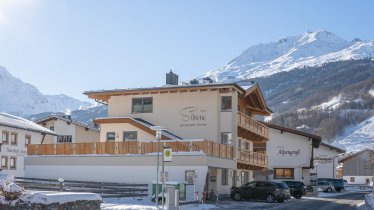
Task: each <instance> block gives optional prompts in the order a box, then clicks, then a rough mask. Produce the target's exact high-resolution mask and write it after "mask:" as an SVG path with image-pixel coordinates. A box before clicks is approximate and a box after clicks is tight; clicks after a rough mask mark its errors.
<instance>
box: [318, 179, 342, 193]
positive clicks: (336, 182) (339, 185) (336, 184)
mask: <svg viewBox="0 0 374 210" xmlns="http://www.w3.org/2000/svg"><path fill="white" fill-rule="evenodd" d="M317 181H318V182H317V184H318V185H319V183H320V182H322V181H324V182H331V183H332V184H333V185H334V189H335V190H336V192H340V191H341V190H344V189H345V188H344V180H343V179H331V178H318V179H317Z"/></svg>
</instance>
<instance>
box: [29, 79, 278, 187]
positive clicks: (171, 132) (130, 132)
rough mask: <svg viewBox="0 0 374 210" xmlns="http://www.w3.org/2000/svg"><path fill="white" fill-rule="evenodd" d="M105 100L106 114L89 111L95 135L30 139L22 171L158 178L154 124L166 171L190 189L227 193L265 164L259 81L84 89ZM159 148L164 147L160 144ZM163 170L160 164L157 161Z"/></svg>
mask: <svg viewBox="0 0 374 210" xmlns="http://www.w3.org/2000/svg"><path fill="white" fill-rule="evenodd" d="M169 84H170V83H169ZM85 94H86V95H87V96H88V97H89V98H92V99H95V100H97V101H100V102H102V103H106V104H107V105H108V117H106V118H98V119H95V120H94V122H95V123H96V124H98V125H100V127H101V128H100V142H97V143H79V144H72V143H68V144H51V145H29V150H28V154H29V155H30V156H29V157H27V160H26V161H27V165H26V175H27V177H40V178H54V179H56V178H59V177H63V178H65V179H73V180H74V179H75V180H82V179H85V180H94V181H111V182H113V181H114V182H131V183H151V182H152V181H156V175H157V173H156V165H157V158H156V153H157V151H158V148H157V145H158V144H157V141H155V140H156V137H155V136H156V132H155V131H154V130H152V128H153V127H152V126H164V127H165V128H166V129H167V130H164V131H162V135H161V143H160V145H161V146H165V147H170V148H171V149H172V151H173V152H172V161H171V162H166V163H165V179H166V180H169V181H183V182H187V183H189V184H192V183H194V182H195V183H196V187H197V188H196V189H197V191H199V193H201V192H202V191H203V190H204V191H211V190H213V191H215V192H216V191H218V192H219V193H220V194H229V193H230V188H231V187H232V186H238V185H241V184H244V183H246V182H249V181H252V180H253V172H254V171H256V170H267V168H268V160H267V159H268V157H267V154H266V153H265V151H262V152H254V150H253V149H254V147H253V144H254V143H266V142H267V141H268V138H269V129H268V127H267V126H266V125H264V124H263V123H260V122H258V121H256V120H255V119H254V117H255V116H256V115H260V116H267V115H270V113H271V110H270V109H269V108H268V107H267V105H266V103H265V100H264V97H263V95H262V93H261V91H260V88H259V86H258V85H257V84H254V83H252V82H247V83H208V84H186V85H177V83H175V82H172V84H171V85H166V86H162V87H154V88H135V89H115V90H102V91H88V92H85ZM159 149H160V151H161V150H162V148H159ZM160 170H161V169H160Z"/></svg>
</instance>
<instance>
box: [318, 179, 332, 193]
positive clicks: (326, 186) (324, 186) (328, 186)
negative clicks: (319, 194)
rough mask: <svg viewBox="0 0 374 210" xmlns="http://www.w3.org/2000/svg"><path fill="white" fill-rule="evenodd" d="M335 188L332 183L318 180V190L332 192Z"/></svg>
mask: <svg viewBox="0 0 374 210" xmlns="http://www.w3.org/2000/svg"><path fill="white" fill-rule="evenodd" d="M333 190H335V188H334V185H333V183H331V182H327V181H319V182H318V191H323V192H332V191H333Z"/></svg>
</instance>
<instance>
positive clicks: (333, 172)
mask: <svg viewBox="0 0 374 210" xmlns="http://www.w3.org/2000/svg"><path fill="white" fill-rule="evenodd" d="M336 157H337V156H334V157H332V178H333V179H335V175H334V174H335V170H336V169H335V158H336Z"/></svg>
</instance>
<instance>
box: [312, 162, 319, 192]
mask: <svg viewBox="0 0 374 210" xmlns="http://www.w3.org/2000/svg"><path fill="white" fill-rule="evenodd" d="M313 163H314V166H315V167H316V186H318V164H319V162H318V160H314V161H313Z"/></svg>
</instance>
